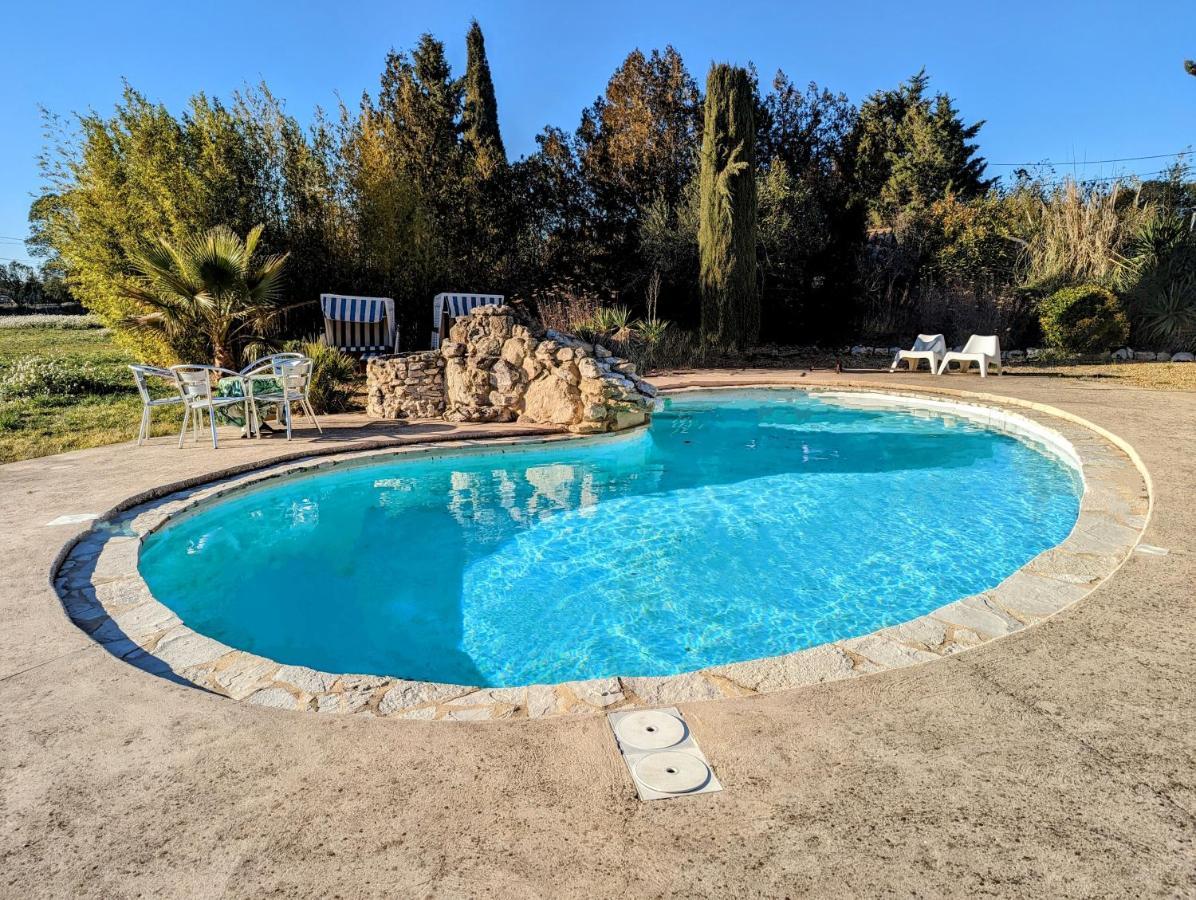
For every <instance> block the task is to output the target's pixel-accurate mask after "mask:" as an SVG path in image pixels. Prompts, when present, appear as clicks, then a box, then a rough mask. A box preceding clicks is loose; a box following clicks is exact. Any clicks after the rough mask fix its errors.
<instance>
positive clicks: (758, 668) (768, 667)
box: [707, 644, 855, 693]
mask: <svg viewBox="0 0 1196 900" xmlns="http://www.w3.org/2000/svg"><path fill="white" fill-rule="evenodd" d="M707 671H709V672H710V673H711V674H713V675H718V676H720V677H722V678H726V679H728V680H730V681H733V682H735V683H736V684H738V685H742V686H743V687H746V688H750V689H751V690H753V691H757V692H760V693H764V692H767V691H781V690H785V689H787V688H794V687H801V686H802V685H806V684H819V683H821V682H824V681H837V680H839V679H840V678H850V677H851V676H852V675H854V674H855V669H854V667H853V665H852V661H851V657H849V656H848V655H847V654H846V653H844V652H843V650H842V649H840V648H839V647H836V646H834V645H831V644H824V645H822V646H821V647H811V648H810V649H809V650H802V651H799V652H797V653H790V654H787V655H786V656H775V657H771V658H769V659H754V660H748V661H747V662H740V663H732V664H730V665H727V666H718V667H716V668H713V669H709V670H707Z"/></svg>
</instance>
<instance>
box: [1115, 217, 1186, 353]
mask: <svg viewBox="0 0 1196 900" xmlns="http://www.w3.org/2000/svg"><path fill="white" fill-rule="evenodd" d="M1121 280H1122V283H1123V284H1124V285H1125V295H1126V298H1127V300H1128V301H1129V305H1130V312H1131V314H1132V316H1133V320H1134V325H1135V328H1136V332H1137V334H1138V335H1140V336H1141V337H1142V338H1144V339H1146V340H1148V341H1151V342H1152V343H1154V344H1156V345H1158V346H1161V347H1163V348H1164V349H1168V350H1176V349H1187V348H1189V347H1192V346H1193V345H1194V344H1196V233H1194V232H1193V231H1192V228H1191V226H1190V225H1189V224H1188V223H1187V221H1186V220H1185V219H1184V218H1183V217H1181V216H1166V217H1159V218H1157V219H1154V220H1152V221H1150V222H1147V223H1145V224H1144V225H1143V226H1142V227H1141V228H1140V229H1139V230H1138V233H1137V235H1136V236H1135V238H1134V240H1133V242H1132V243H1131V244H1130V247H1129V253H1128V254H1127V257H1126V259H1125V260H1123V261H1122V276H1121Z"/></svg>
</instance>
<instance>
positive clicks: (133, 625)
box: [112, 600, 182, 640]
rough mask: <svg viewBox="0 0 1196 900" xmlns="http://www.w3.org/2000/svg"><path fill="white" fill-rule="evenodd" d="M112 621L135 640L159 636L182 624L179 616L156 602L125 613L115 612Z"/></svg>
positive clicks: (131, 608) (136, 607)
mask: <svg viewBox="0 0 1196 900" xmlns="http://www.w3.org/2000/svg"><path fill="white" fill-rule="evenodd" d="M112 621H113V622H115V623H116V624H117V625H118V626H119V627H120V629H121V631H123V632H124V633H125V634H126V635H128V636H129V637H130V638H133V639H134V640H136V639H137V638H138V637H142V636H146V635H152V634H158V633H159V632H162V631H167V630H168V629H171V628H175V627H176V626H178V625H181V624H182V620H181V619H179V617H178V616H176V615H175V614H174V613H173V612H172V611H171V610H170V609H168V608H167V607H165V606H163V605H162V604H161V603H158V602H157V601H156V600H153V601H150V602H149V603H142V604H141V605H139V606H133V607H130V608H129V609H126V610H124V611H123V612H114V613H112Z"/></svg>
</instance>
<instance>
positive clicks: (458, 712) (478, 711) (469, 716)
mask: <svg viewBox="0 0 1196 900" xmlns="http://www.w3.org/2000/svg"><path fill="white" fill-rule="evenodd" d="M444 717H445V718H446V719H448V720H449V721H454V722H478V721H484V720H486V719H492V718H494V711H493V708H492V707H489V706H470V707H466V708H464V709H450V710H449V711H448V712H447V713H446V714H445V716H444Z"/></svg>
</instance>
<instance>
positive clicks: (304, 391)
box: [242, 356, 324, 441]
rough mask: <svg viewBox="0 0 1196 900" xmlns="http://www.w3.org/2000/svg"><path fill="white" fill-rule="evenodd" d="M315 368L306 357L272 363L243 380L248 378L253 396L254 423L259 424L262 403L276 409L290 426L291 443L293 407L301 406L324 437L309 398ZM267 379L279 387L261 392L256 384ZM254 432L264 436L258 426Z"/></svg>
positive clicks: (249, 388) (288, 436)
mask: <svg viewBox="0 0 1196 900" xmlns="http://www.w3.org/2000/svg"><path fill="white" fill-rule="evenodd" d="M312 366H313V363H312V361H311V360H310V359H309V358H307V357H306V356H303V357H300V358H299V359H289V360H277V361H275V362H269V363H266V364H265V365H262V366H260V367H258V369H257V370H255V371H251V372H246V373H245V374H244V375H243V376H242V377H243V378H244V379H245V387H246V393H247V394H248V395H249V399H250V403H251V406H252V407H253V411H252V413H251V415H252V416H253V421H254V422H257V421H258V411H257V406H258V404H259V403H260V404H264V405H272V406H276V407H277V408H278V410H279V413H280V415H281V416H282V419H283V421H284V422H285V423H286V426H287V440H288V441H289V440H290V439H291V404H293V403H298V404H299V408H300V409H302V410H303V414H304V415H306V416H307V417H308V418H309V419H311V420H312V423H313V424H314V425H315V426H316V431H318V432H319V433H320V434H323V433H324V429H323V428H321V427H320V422H319V420H318V419H317V418H316V414H315V411H314V410H313V409H312V408H311V401H310V400H309V399H308V396H307V395H308V392H309V391H310V390H311V373H312ZM266 378H269V379H271V380H272V381H275V382H277V385H278V387H277V389H267V390H266V391H265V392H264V393H259V392H258V390H257V388H256V384H257V382H258V381H260V380H262V379H266ZM254 430H255V431H256V432H257V436H258V437H261V436H262V432H261V428H260V427H256V428H255V429H254Z"/></svg>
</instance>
